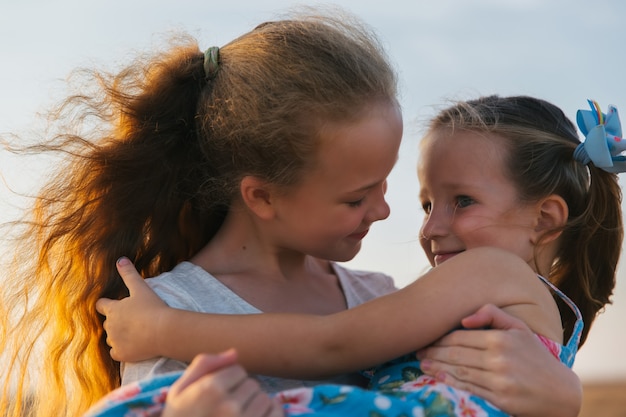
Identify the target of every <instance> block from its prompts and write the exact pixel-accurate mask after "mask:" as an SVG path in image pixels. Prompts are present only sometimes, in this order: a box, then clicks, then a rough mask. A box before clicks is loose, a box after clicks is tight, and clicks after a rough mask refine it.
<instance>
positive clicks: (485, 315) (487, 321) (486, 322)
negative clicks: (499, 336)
mask: <svg viewBox="0 0 626 417" xmlns="http://www.w3.org/2000/svg"><path fill="white" fill-rule="evenodd" d="M461 324H462V325H463V327H465V328H466V329H480V328H490V329H499V330H509V329H520V330H528V329H529V328H528V326H527V325H526V323H524V321H522V320H520V319H518V318H517V317H513V316H511V315H510V314H508V313H505V312H504V311H503V310H502V309H500V308H498V307H496V306H495V305H493V304H486V305H484V306H482V307H481V308H479V309H478V311H476V312H475V313H474V314H472V315H470V316H467V317H465V318H464V319H463V320H461Z"/></svg>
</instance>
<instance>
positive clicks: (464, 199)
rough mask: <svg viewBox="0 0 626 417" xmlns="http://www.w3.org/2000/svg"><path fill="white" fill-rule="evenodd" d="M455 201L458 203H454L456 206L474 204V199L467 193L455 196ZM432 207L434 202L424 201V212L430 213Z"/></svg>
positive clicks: (463, 206)
mask: <svg viewBox="0 0 626 417" xmlns="http://www.w3.org/2000/svg"><path fill="white" fill-rule="evenodd" d="M455 201H456V203H455V204H454V207H455V208H465V207H467V206H470V205H472V204H474V199H473V198H472V197H468V196H466V195H460V196H457V197H455ZM431 207H432V204H431V203H430V202H427V203H422V210H424V213H426V214H430V209H431Z"/></svg>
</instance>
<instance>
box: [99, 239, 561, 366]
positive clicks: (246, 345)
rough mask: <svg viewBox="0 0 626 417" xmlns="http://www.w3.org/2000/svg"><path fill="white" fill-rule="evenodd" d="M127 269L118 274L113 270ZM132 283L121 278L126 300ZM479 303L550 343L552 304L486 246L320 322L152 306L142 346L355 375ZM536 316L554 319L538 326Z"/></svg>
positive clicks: (414, 345) (416, 344)
mask: <svg viewBox="0 0 626 417" xmlns="http://www.w3.org/2000/svg"><path fill="white" fill-rule="evenodd" d="M128 268H130V269H128ZM132 269H133V268H132V265H126V266H121V269H120V272H121V273H122V274H123V275H124V274H129V273H131V272H132ZM138 283H140V281H135V280H132V279H131V280H128V279H127V285H129V289H130V290H131V294H132V293H133V292H134V291H135V290H136V288H135V286H136V284H138ZM144 290H145V288H144ZM537 300H540V301H539V302H538V301H537ZM104 301H105V302H104V303H102V302H100V304H99V311H101V312H102V313H103V314H107V315H108V316H109V317H110V318H111V319H113V322H114V323H116V324H119V323H118V322H120V321H121V322H123V321H124V320H123V319H120V318H119V317H117V320H116V318H115V317H114V314H115V308H113V309H110V308H109V307H111V306H110V305H109V304H110V303H111V301H110V300H109V301H107V300H104ZM122 302H124V300H122V301H120V302H117V303H122ZM486 303H492V304H495V305H497V306H499V307H503V308H505V309H506V310H507V311H508V312H510V313H512V314H513V315H516V316H518V317H520V318H522V319H524V320H526V321H528V322H529V325H530V326H531V328H532V329H533V330H534V331H536V332H539V333H542V334H544V335H546V336H548V337H552V338H555V339H557V340H560V320H558V313H555V312H556V311H557V310H556V306H554V305H552V304H550V303H553V302H552V298H551V296H550V295H549V293H548V291H546V289H545V287H544V285H543V284H542V283H541V282H540V281H539V280H538V279H537V277H536V275H535V273H534V272H533V271H532V270H531V269H530V267H529V266H528V265H527V264H526V263H525V262H524V261H522V260H521V259H519V258H518V257H516V256H514V255H512V254H509V253H507V252H504V251H502V250H497V249H490V248H481V249H475V250H472V251H467V252H464V253H462V254H459V255H457V256H455V257H454V258H452V259H450V260H448V261H447V262H445V263H444V264H442V265H440V266H438V267H437V268H434V269H432V270H431V271H430V272H428V273H427V274H425V275H424V276H422V277H421V278H420V279H418V280H417V281H416V282H414V283H413V284H411V285H409V286H407V287H406V288H404V289H402V290H400V291H397V292H396V293H393V294H390V295H387V296H384V297H381V298H379V299H376V300H373V301H370V302H368V303H365V304H363V305H361V306H358V307H355V308H353V309H350V310H347V311H343V312H340V313H337V314H333V315H329V316H312V315H295V314H256V315H245V316H244V315H210V314H202V313H194V312H189V311H182V310H173V309H168V308H164V307H163V306H162V305H161V306H159V307H158V308H155V309H154V310H153V312H152V313H150V314H151V315H152V317H153V319H154V320H155V321H154V322H155V326H153V328H152V329H150V330H147V331H151V332H152V333H153V334H152V335H151V336H149V337H146V338H145V339H144V340H149V341H150V342H149V343H151V344H152V347H153V352H152V353H153V354H157V355H162V356H168V357H173V358H176V359H187V360H188V359H190V358H191V357H193V356H194V355H195V354H196V353H198V352H219V351H222V350H225V349H227V348H230V347H235V348H237V350H238V352H239V358H240V361H241V363H242V364H243V365H244V366H245V367H246V368H247V369H248V370H249V371H251V372H254V373H260V374H270V375H275V376H282V377H299V378H303V377H305V378H314V377H322V376H326V375H330V374H338V373H343V372H350V371H355V370H358V369H363V368H366V367H369V366H372V365H375V364H378V363H382V362H384V361H386V360H389V359H392V358H395V357H397V356H400V355H402V354H404V353H407V352H410V351H412V350H415V349H418V348H421V347H424V346H426V345H428V344H430V343H432V342H434V341H435V340H437V339H438V338H440V337H441V336H443V335H444V334H446V333H447V332H448V331H450V330H452V329H454V328H456V327H458V326H459V324H460V322H461V319H462V318H463V317H465V316H467V315H469V314H471V313H472V312H474V311H476V310H477V309H478V308H479V307H481V306H482V305H484V304H486ZM548 305H550V306H551V307H552V308H553V309H550V307H546V306H548ZM546 310H549V312H550V313H554V314H556V319H557V320H555V319H554V317H553V318H552V320H549V319H546V315H547V313H546ZM126 317H132V316H126ZM107 321H108V320H107ZM556 321H558V325H554V324H555V323H556ZM557 329H558V330H557ZM112 330H113V329H111V328H107V331H112ZM214 336H215V337H214ZM110 340H113V338H111V337H110ZM112 344H113V347H114V349H113V354H115V350H116V347H115V343H112Z"/></svg>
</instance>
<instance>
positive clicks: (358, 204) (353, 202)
mask: <svg viewBox="0 0 626 417" xmlns="http://www.w3.org/2000/svg"><path fill="white" fill-rule="evenodd" d="M363 200H365V198H362V199H360V200H357V201H350V202H348V203H347V204H348V205H349V206H350V207H359V206H360V205H361V204H363Z"/></svg>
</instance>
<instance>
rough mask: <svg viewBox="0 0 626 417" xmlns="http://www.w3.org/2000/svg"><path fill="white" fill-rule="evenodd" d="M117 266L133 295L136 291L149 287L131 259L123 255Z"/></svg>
mask: <svg viewBox="0 0 626 417" xmlns="http://www.w3.org/2000/svg"><path fill="white" fill-rule="evenodd" d="M115 266H116V267H117V272H119V273H120V276H121V277H122V281H124V284H126V287H127V288H128V291H130V294H131V295H132V294H133V293H134V292H136V291H141V290H142V289H144V288H147V287H148V285H147V284H146V283H145V281H144V280H143V278H142V276H141V275H139V272H137V269H136V268H135V265H133V263H132V262H131V261H130V259H128V258H126V257H121V258H119V259H118V260H117V262H116V263H115Z"/></svg>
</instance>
